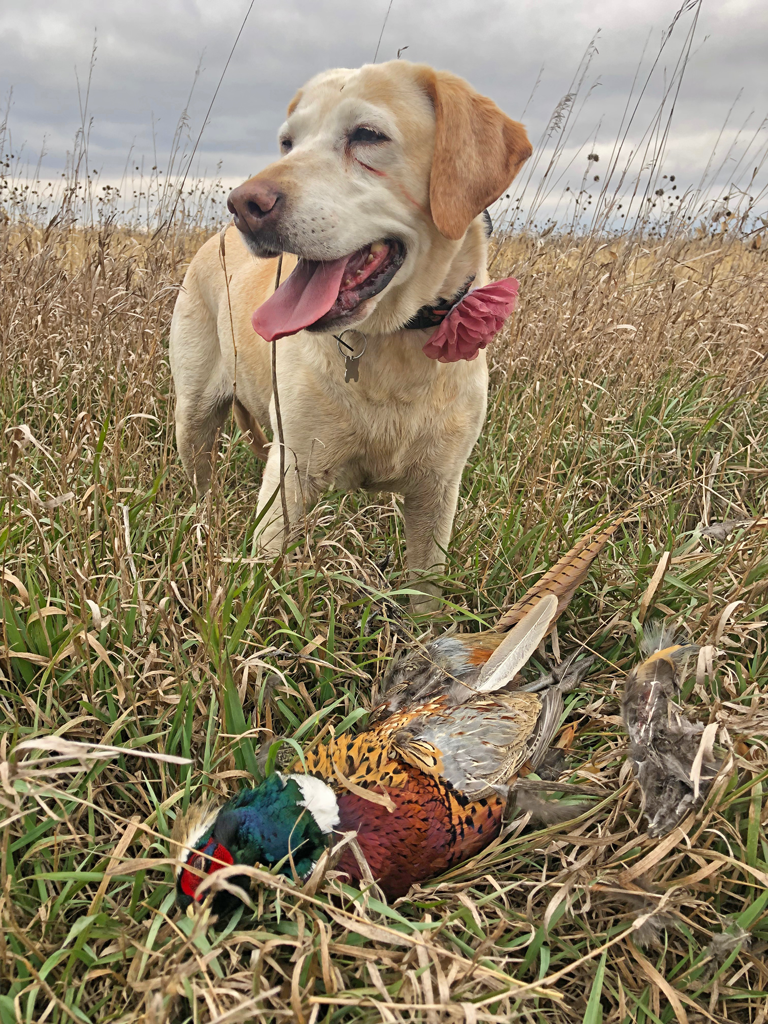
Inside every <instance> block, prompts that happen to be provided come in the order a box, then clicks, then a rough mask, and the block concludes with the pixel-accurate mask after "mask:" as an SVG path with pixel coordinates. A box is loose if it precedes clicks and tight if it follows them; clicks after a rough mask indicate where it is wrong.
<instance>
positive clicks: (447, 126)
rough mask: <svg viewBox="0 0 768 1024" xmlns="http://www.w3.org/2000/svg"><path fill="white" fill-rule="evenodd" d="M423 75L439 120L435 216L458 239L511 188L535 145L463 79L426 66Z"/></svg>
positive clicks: (432, 193) (432, 183)
mask: <svg viewBox="0 0 768 1024" xmlns="http://www.w3.org/2000/svg"><path fill="white" fill-rule="evenodd" d="M419 77H420V79H421V83H422V86H423V87H424V88H425V89H426V91H427V93H428V95H429V97H430V99H431V100H432V103H433V104H434V107H435V117H436V119H437V127H436V133H435V153H434V157H433V159H432V171H431V174H430V178H429V203H430V207H431V211H432V219H433V220H434V222H435V225H436V226H437V229H438V231H439V232H440V234H442V235H445V237H446V238H451V239H454V240H455V239H459V238H461V237H462V235H463V234H464V232H465V231H466V230H467V228H468V227H469V225H470V224H471V223H472V221H473V220H474V219H475V217H476V216H477V215H478V214H479V213H482V211H483V210H484V209H485V208H486V207H487V206H489V205H490V204H491V203H492V202H494V201H495V200H496V199H498V198H499V196H500V195H501V194H502V192H503V191H504V190H505V189H506V188H508V187H509V185H510V183H511V181H512V179H513V178H514V177H515V175H516V174H517V172H518V171H519V170H520V168H521V166H522V165H523V163H524V162H525V161H526V160H527V159H528V157H529V156H530V155H531V153H532V152H533V150H532V148H531V144H530V142H529V141H528V136H527V135H526V133H525V128H523V126H522V125H521V124H518V122H517V121H513V120H512V119H511V118H509V117H507V115H506V114H505V113H503V111H501V110H499V108H498V107H497V106H496V104H495V103H494V102H493V100H489V99H488V97H487V96H481V95H480V94H479V93H477V92H475V90H474V89H473V88H472V87H471V86H470V85H468V83H467V82H465V81H464V79H463V78H459V77H458V76H457V75H452V74H450V73H449V72H447V71H433V70H432V68H427V67H423V68H421V69H420V73H419Z"/></svg>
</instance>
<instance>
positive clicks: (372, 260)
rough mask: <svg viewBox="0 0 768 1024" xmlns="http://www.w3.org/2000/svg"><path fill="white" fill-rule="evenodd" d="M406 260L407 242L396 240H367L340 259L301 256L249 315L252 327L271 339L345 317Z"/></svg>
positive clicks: (318, 326) (381, 286)
mask: <svg viewBox="0 0 768 1024" xmlns="http://www.w3.org/2000/svg"><path fill="white" fill-rule="evenodd" d="M404 260H405V246H404V245H403V244H402V242H399V241H397V240H395V239H387V240H386V241H381V242H371V243H369V244H368V245H364V246H363V248H362V249H358V250H357V252H353V253H350V255H349V256H342V257H341V259H338V260H330V261H328V262H320V261H319V260H304V259H300V260H299V262H298V263H297V264H296V268H295V269H294V271H293V273H292V274H291V275H290V277H289V278H287V280H286V281H284V282H283V284H281V285H280V287H279V288H278V289H277V291H276V292H275V293H274V295H271V296H270V297H269V298H268V299H267V301H266V302H265V303H263V305H261V306H259V308H258V309H257V310H256V312H255V313H254V314H253V317H252V319H251V322H252V324H253V329H254V330H255V331H256V333H257V334H260V335H261V337H262V338H265V339H266V340H267V341H275V340H276V339H277V338H284V337H286V336H287V335H289V334H296V333H297V331H303V330H305V329H306V328H309V329H310V330H315V331H319V330H323V329H325V328H326V327H327V326H328V325H330V324H336V323H337V322H338V321H343V320H344V319H345V318H346V317H348V316H349V314H350V313H352V312H354V310H356V309H357V307H358V306H359V305H360V304H361V303H362V302H365V300H366V299H370V298H371V297H372V296H374V295H378V293H379V292H380V291H382V290H383V289H384V288H386V286H387V285H388V284H389V282H390V281H391V280H392V278H393V277H394V276H395V274H396V273H397V271H398V270H399V269H400V267H401V266H402V265H403V261H404Z"/></svg>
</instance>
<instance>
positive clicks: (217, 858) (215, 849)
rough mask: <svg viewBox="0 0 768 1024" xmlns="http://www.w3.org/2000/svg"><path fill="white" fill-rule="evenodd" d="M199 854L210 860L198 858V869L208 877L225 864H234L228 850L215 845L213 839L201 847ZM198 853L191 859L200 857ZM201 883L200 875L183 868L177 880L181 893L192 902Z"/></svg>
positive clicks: (217, 844) (219, 844) (233, 859)
mask: <svg viewBox="0 0 768 1024" xmlns="http://www.w3.org/2000/svg"><path fill="white" fill-rule="evenodd" d="M200 853H203V854H206V855H207V856H208V857H210V858H211V859H210V860H208V859H207V857H206V858H205V859H203V858H200V859H201V860H203V863H202V864H201V865H200V869H201V870H202V871H205V872H206V873H207V874H209V875H210V874H212V873H213V872H214V871H218V870H219V868H223V867H224V866H225V865H227V864H234V863H235V858H234V857H233V856H232V854H231V853H230V852H229V850H228V849H227V848H226V847H225V846H222V845H221V843H216V842H215V840H213V839H211V840H210V842H208V843H207V844H206V846H204V847H203V849H202V850H201V851H200ZM200 853H198V854H196V855H195V857H194V858H192V859H195V858H198V857H200ZM201 882H202V878H201V877H200V875H196V874H194V873H193V872H192V871H189V870H188V869H187V868H184V869H183V871H182V872H181V878H180V879H179V885H180V886H181V891H182V892H183V893H184V895H185V896H190V897H191V898H192V899H193V900H194V899H197V898H198V897H197V896H196V895H195V894H196V893H197V887H198V886H199V885H200V883H201Z"/></svg>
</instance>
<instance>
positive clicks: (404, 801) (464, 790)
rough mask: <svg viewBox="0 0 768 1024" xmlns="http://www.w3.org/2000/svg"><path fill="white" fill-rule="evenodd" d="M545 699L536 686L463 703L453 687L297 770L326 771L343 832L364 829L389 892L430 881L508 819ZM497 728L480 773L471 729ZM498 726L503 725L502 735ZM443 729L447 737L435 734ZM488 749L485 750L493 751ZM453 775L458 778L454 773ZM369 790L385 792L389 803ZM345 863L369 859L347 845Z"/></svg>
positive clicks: (372, 862)
mask: <svg viewBox="0 0 768 1024" xmlns="http://www.w3.org/2000/svg"><path fill="white" fill-rule="evenodd" d="M541 710H542V702H541V701H540V700H539V698H538V697H536V696H535V695H533V694H528V693H520V694H515V695H514V696H512V695H510V696H505V697H500V698H494V697H488V698H483V699H481V700H478V701H475V702H473V703H472V705H470V706H467V705H464V706H462V707H460V708H457V707H450V706H448V704H447V700H446V698H445V697H442V698H438V699H437V700H434V701H432V702H430V703H429V704H426V705H422V706H421V707H417V708H412V709H409V711H407V712H403V713H401V714H399V715H395V716H393V717H391V718H389V719H387V721H386V722H383V723H381V724H380V725H379V726H376V727H374V728H373V729H370V730H369V731H367V732H364V733H361V734H360V735H358V736H350V735H347V734H345V735H343V736H340V737H339V738H338V739H334V740H331V741H330V743H328V744H326V745H324V746H321V747H319V748H318V749H317V750H316V751H314V752H311V753H309V754H307V756H306V758H305V764H306V769H305V768H304V767H303V766H302V765H301V763H300V762H297V763H296V764H294V766H293V771H294V772H297V773H302V772H303V771H306V772H307V773H308V774H310V775H313V776H315V777H317V778H321V779H323V780H324V781H325V782H326V783H328V784H329V785H330V786H331V787H332V788H333V789H334V791H335V793H336V799H337V802H338V808H339V825H338V826H337V831H338V832H350V831H353V832H357V836H358V842H359V844H360V848H361V850H362V852H363V854H364V855H365V858H366V860H367V861H368V865H369V867H370V868H371V872H372V874H373V877H374V878H375V879H376V880H377V881H378V883H379V885H380V886H381V888H382V889H383V890H384V892H385V893H386V894H387V895H388V896H401V895H403V894H404V893H405V892H407V891H408V888H409V887H410V886H411V885H412V884H413V883H415V882H422V881H425V880H426V879H428V878H432V877H434V876H435V875H437V874H440V873H441V872H443V871H445V870H447V868H449V867H451V866H452V865H454V864H458V863H460V862H461V861H463V860H466V859H467V858H469V857H471V856H472V855H473V854H475V853H477V852H478V851H479V850H482V849H483V848H484V847H485V846H487V845H488V843H490V842H491V840H492V839H494V838H495V837H496V836H497V835H498V833H499V829H500V827H501V816H502V813H503V810H504V806H505V802H506V787H507V786H508V785H509V783H510V782H511V781H512V778H513V776H514V774H515V772H516V771H517V769H518V768H519V767H520V764H521V763H522V761H524V760H525V759H526V755H527V753H528V751H529V746H528V741H529V740H530V739H531V737H532V735H533V734H534V731H535V728H536V724H537V722H538V720H539V718H540V714H541ZM467 727H469V729H470V730H471V731H472V732H475V733H476V732H479V731H482V732H486V733H487V732H489V731H490V733H491V735H492V738H493V739H500V740H501V741H502V742H501V745H497V744H493V742H492V743H491V744H487V743H485V744H483V741H482V740H481V739H480V738H479V737H478V748H477V749H476V750H475V752H474V756H473V761H474V766H475V768H477V769H479V770H478V773H477V776H476V777H472V776H469V775H468V774H465V769H466V767H467V766H465V765H460V764H457V761H460V760H461V751H457V750H456V746H457V743H459V744H461V742H462V740H464V742H466V737H465V736H464V730H465V729H466V728H467ZM494 729H495V730H496V732H497V733H499V732H501V733H503V735H494ZM438 730H442V733H443V743H442V747H438V746H437V745H436V744H435V743H434V742H433V741H434V739H435V738H436V737H435V735H434V734H435V733H436V732H437V731H438ZM484 755H485V756H484ZM446 776H449V777H452V778H453V779H454V780H455V783H456V784H454V782H451V781H449V778H447V777H446ZM360 790H363V791H369V792H370V793H371V794H373V795H374V796H375V795H379V796H382V795H383V796H385V797H387V798H388V800H389V801H391V804H390V806H389V807H386V806H383V804H381V803H375V802H372V801H371V800H370V799H366V797H365V796H364V795H361V794H360ZM339 867H340V868H341V870H343V871H346V872H348V873H349V874H350V875H351V876H352V877H353V878H356V879H359V878H360V867H359V865H358V863H357V859H356V858H355V856H354V854H353V853H352V852H351V851H350V850H348V849H347V850H344V852H343V853H342V856H341V860H340V862H339Z"/></svg>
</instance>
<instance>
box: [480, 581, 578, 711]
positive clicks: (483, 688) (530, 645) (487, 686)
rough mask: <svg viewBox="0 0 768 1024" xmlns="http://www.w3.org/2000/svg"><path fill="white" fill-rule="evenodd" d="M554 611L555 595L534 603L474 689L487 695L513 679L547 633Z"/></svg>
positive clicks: (491, 658)
mask: <svg viewBox="0 0 768 1024" xmlns="http://www.w3.org/2000/svg"><path fill="white" fill-rule="evenodd" d="M557 608H558V603H557V597H555V595H554V594H546V595H545V596H544V597H542V598H541V599H540V600H538V601H535V602H534V603H533V604H532V606H531V608H530V610H529V611H528V612H527V613H526V614H525V615H524V616H523V617H522V618H521V619H520V621H519V622H518V623H517V625H516V626H515V627H514V628H513V629H510V631H509V633H507V635H506V636H505V637H504V639H503V640H502V642H501V643H500V644H499V646H498V647H497V648H496V650H495V651H494V652H493V654H492V655H491V656H490V658H489V659H488V661H486V663H485V664H484V665H483V667H482V669H481V670H480V675H479V676H478V677H477V682H476V683H475V684H474V687H473V689H475V690H477V691H479V692H480V693H489V692H491V691H493V690H498V689H499V688H500V687H502V686H505V685H506V684H507V683H508V682H509V681H510V679H514V677H515V676H516V675H517V673H518V672H519V671H520V669H521V668H523V666H524V665H525V664H526V662H527V661H528V659H529V658H530V657H531V655H532V654H533V652H534V651H535V650H536V648H537V647H538V646H539V644H540V643H541V641H542V640H543V639H544V637H545V636H546V635H547V633H548V632H549V628H550V626H551V625H552V622H553V620H554V618H555V615H556V614H557Z"/></svg>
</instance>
